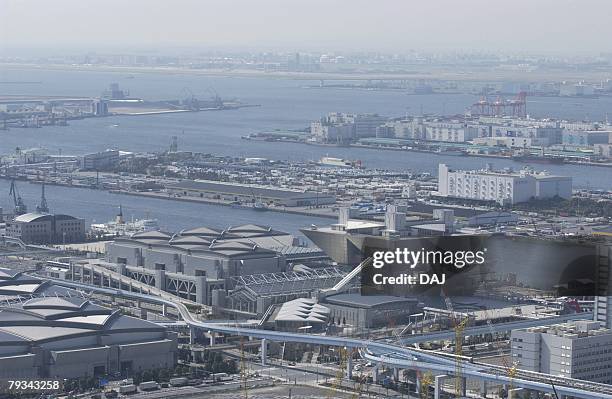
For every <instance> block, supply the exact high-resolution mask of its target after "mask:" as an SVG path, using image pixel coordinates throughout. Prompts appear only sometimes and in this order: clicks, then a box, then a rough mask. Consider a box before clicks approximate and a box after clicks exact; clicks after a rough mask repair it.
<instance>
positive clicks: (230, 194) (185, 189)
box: [166, 180, 336, 206]
mask: <svg viewBox="0 0 612 399" xmlns="http://www.w3.org/2000/svg"><path fill="white" fill-rule="evenodd" d="M166 190H167V191H168V193H170V194H173V195H178V196H185V197H196V198H211V199H217V200H219V199H220V200H225V201H232V202H234V201H238V202H254V201H260V202H265V203H273V204H276V205H281V206H320V205H329V204H334V203H335V202H336V197H335V196H334V195H332V194H326V193H322V192H314V191H298V190H289V189H282V188H275V187H264V186H257V185H251V184H237V183H228V182H220V181H210V180H184V181H181V182H178V183H174V184H170V185H168V186H166Z"/></svg>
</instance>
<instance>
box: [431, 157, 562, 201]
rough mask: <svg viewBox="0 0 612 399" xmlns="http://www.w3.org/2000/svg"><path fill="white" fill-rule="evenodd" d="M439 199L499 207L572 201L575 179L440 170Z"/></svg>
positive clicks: (528, 172) (509, 173)
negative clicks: (535, 201) (544, 200)
mask: <svg viewBox="0 0 612 399" xmlns="http://www.w3.org/2000/svg"><path fill="white" fill-rule="evenodd" d="M438 195H439V196H441V197H452V198H466V199H472V200H479V201H495V202H498V203H500V204H515V203H519V202H526V201H529V200H530V199H532V198H552V197H555V196H558V197H561V198H566V199H567V198H571V195H572V179H571V177H564V176H551V175H547V174H542V173H534V172H530V171H527V170H521V171H520V172H519V173H515V172H505V171H493V170H490V169H487V170H467V171H466V170H457V171H455V170H451V169H450V168H449V167H448V166H447V165H445V164H440V165H439V166H438Z"/></svg>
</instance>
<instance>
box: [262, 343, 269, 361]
mask: <svg viewBox="0 0 612 399" xmlns="http://www.w3.org/2000/svg"><path fill="white" fill-rule="evenodd" d="M267 359H268V342H267V341H266V339H265V338H264V339H262V340H261V365H262V366H265V365H266V361H267Z"/></svg>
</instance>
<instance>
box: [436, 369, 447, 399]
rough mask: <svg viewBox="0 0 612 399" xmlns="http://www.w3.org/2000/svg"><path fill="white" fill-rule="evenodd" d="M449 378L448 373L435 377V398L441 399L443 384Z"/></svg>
mask: <svg viewBox="0 0 612 399" xmlns="http://www.w3.org/2000/svg"><path fill="white" fill-rule="evenodd" d="M446 378H448V376H447V375H444V374H442V375H437V376H436V377H435V383H434V399H440V394H441V393H442V384H444V380H445V379H446Z"/></svg>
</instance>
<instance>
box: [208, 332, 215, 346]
mask: <svg viewBox="0 0 612 399" xmlns="http://www.w3.org/2000/svg"><path fill="white" fill-rule="evenodd" d="M208 334H210V346H213V345H214V344H215V333H214V332H212V331H209V332H208Z"/></svg>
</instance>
